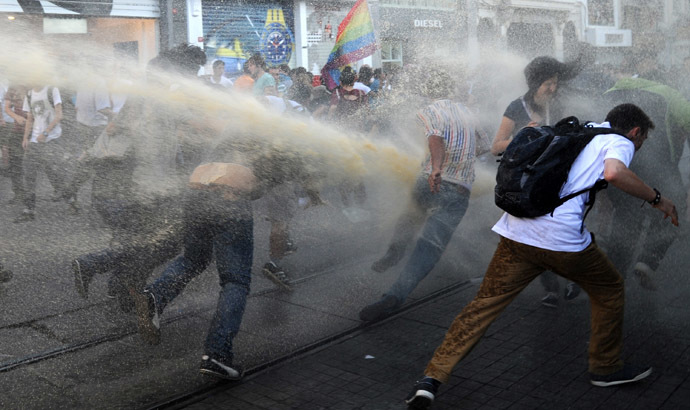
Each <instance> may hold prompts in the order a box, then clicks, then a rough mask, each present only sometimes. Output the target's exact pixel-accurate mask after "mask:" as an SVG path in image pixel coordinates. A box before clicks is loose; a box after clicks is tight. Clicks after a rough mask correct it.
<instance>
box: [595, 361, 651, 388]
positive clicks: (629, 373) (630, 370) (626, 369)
mask: <svg viewBox="0 0 690 410" xmlns="http://www.w3.org/2000/svg"><path fill="white" fill-rule="evenodd" d="M650 374H652V368H651V367H643V366H637V365H634V364H627V363H626V364H625V366H623V368H622V369H620V370H619V371H617V372H615V373H611V374H607V375H605V376H601V375H597V374H592V373H590V374H589V376H590V378H591V383H592V384H593V385H595V386H597V387H610V386H617V385H619V384H625V383H634V382H637V381H640V380H642V379H644V378H646V377H648V376H649V375H650Z"/></svg>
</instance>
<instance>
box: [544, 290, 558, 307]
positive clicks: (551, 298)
mask: <svg viewBox="0 0 690 410" xmlns="http://www.w3.org/2000/svg"><path fill="white" fill-rule="evenodd" d="M541 304H542V305H543V306H546V307H550V308H557V307H558V295H557V294H555V293H554V292H549V293H547V294H546V296H544V297H543V298H541Z"/></svg>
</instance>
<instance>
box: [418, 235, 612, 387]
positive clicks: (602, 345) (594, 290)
mask: <svg viewBox="0 0 690 410" xmlns="http://www.w3.org/2000/svg"><path fill="white" fill-rule="evenodd" d="M545 270H550V271H553V272H555V273H557V274H558V275H560V276H563V277H565V278H567V279H569V280H571V281H573V282H575V283H577V284H578V285H580V287H582V289H584V291H585V292H587V294H588V295H589V298H590V305H591V311H592V320H591V322H592V328H591V335H590V343H589V371H590V372H591V373H594V374H601V375H604V374H610V373H613V372H616V371H618V370H620V369H621V368H622V367H623V362H622V360H621V359H620V356H621V349H622V347H623V306H624V289H623V278H622V277H621V275H620V274H619V273H618V271H617V270H616V268H615V267H614V266H613V264H612V263H611V262H610V261H609V260H608V258H607V257H606V255H604V253H603V252H602V251H601V250H600V249H599V247H597V245H596V243H594V241H592V243H591V244H590V245H589V246H588V247H587V248H586V249H585V250H583V251H581V252H556V251H550V250H546V249H541V248H536V247H533V246H529V245H525V244H521V243H519V242H515V241H512V240H510V239H507V238H504V237H501V240H500V242H499V244H498V248H497V249H496V252H495V253H494V256H493V258H492V259H491V262H490V263H489V267H488V269H487V271H486V274H485V276H484V281H483V282H482V284H481V287H480V288H479V292H478V293H477V295H476V296H475V297H474V300H472V301H471V302H470V303H469V304H468V305H467V306H466V307H465V308H464V309H463V310H462V312H460V314H459V315H458V316H457V317H456V318H455V320H454V321H453V323H452V324H451V326H450V328H449V329H448V332H447V333H446V336H445V338H444V340H443V343H441V346H439V347H438V348H437V349H436V352H434V357H433V358H432V359H431V361H430V362H429V364H428V366H427V368H426V370H425V372H424V374H425V375H426V376H429V377H433V378H434V379H437V380H440V381H441V382H443V383H446V382H447V381H448V379H449V377H450V374H451V372H452V370H453V367H455V365H456V364H457V363H458V362H459V361H460V360H461V359H462V358H463V357H465V356H466V355H467V354H468V353H469V352H470V351H471V350H472V348H473V347H474V345H475V344H477V342H478V341H479V339H480V338H481V337H482V335H483V334H484V332H486V330H487V329H488V328H489V325H490V324H491V323H492V322H493V321H494V320H495V319H496V318H497V317H498V315H499V314H501V312H502V311H503V310H504V309H505V308H506V307H507V306H508V305H509V304H510V302H512V301H513V299H515V297H516V296H517V295H518V294H519V293H520V292H521V291H522V290H523V289H524V288H525V287H527V285H528V284H529V283H530V282H531V281H532V280H533V279H534V278H536V277H537V276H538V275H539V274H540V273H542V272H543V271H545Z"/></svg>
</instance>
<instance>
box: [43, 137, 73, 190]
mask: <svg viewBox="0 0 690 410" xmlns="http://www.w3.org/2000/svg"><path fill="white" fill-rule="evenodd" d="M59 140H60V138H58V139H55V140H51V141H49V142H46V143H43V144H42V145H44V147H43V155H42V156H41V162H42V163H43V172H45V174H46V176H47V177H48V181H50V184H51V185H52V186H53V189H54V190H55V192H56V193H57V194H58V195H60V197H61V198H62V195H64V192H65V170H66V168H67V167H66V165H67V164H66V162H65V161H64V160H63V158H62V156H63V154H64V151H63V149H62V146H61V145H60V142H59Z"/></svg>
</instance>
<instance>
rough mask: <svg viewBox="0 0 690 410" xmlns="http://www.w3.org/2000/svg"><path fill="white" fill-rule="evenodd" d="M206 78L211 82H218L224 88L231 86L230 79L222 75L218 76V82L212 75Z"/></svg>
mask: <svg viewBox="0 0 690 410" xmlns="http://www.w3.org/2000/svg"><path fill="white" fill-rule="evenodd" d="M208 80H209V81H210V82H211V84H219V85H222V86H223V87H225V88H232V80H231V79H229V78H227V77H226V76H224V75H223V76H221V77H220V81H218V82H216V80H215V79H214V78H213V76H211V77H209V78H208Z"/></svg>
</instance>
